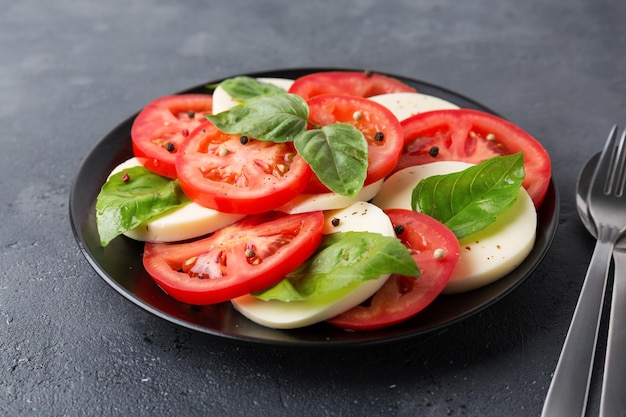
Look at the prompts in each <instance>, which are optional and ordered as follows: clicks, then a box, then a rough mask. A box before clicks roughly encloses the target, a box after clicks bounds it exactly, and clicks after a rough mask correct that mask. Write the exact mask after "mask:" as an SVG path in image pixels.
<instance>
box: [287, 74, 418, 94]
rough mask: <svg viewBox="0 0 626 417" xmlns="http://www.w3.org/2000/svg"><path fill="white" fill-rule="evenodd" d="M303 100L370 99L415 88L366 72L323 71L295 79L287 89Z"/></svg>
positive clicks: (384, 76) (393, 79) (412, 90)
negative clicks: (327, 97)
mask: <svg viewBox="0 0 626 417" xmlns="http://www.w3.org/2000/svg"><path fill="white" fill-rule="evenodd" d="M289 92H290V93H292V94H297V95H299V96H300V97H302V98H304V99H305V100H309V99H310V98H313V97H315V96H319V95H322V94H346V95H351V96H357V97H371V96H375V95H378V94H386V93H400V92H415V88H413V87H411V86H410V85H407V84H405V83H403V82H402V81H400V80H397V79H395V78H392V77H388V76H386V75H381V74H376V73H373V72H367V71H362V72H361V71H323V72H316V73H312V74H308V75H304V76H302V77H299V78H297V79H296V80H295V81H294V83H293V84H292V85H291V87H290V88H289Z"/></svg>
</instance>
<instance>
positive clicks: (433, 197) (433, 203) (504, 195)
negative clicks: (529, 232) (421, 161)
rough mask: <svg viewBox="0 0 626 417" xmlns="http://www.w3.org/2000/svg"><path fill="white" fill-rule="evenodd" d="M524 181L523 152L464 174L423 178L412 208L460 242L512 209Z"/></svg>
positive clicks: (464, 171)
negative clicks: (442, 227)
mask: <svg viewBox="0 0 626 417" xmlns="http://www.w3.org/2000/svg"><path fill="white" fill-rule="evenodd" d="M523 180H524V160H523V155H522V153H521V152H520V153H517V154H513V155H505V156H497V157H494V158H491V159H488V160H486V161H484V162H482V163H480V164H478V165H475V166H472V167H470V168H467V169H465V170H463V171H461V172H455V173H451V174H446V175H435V176H432V177H428V178H424V179H423V180H421V181H420V182H419V183H418V184H417V186H416V187H415V188H414V189H413V193H412V196H411V207H412V208H413V210H415V211H419V212H422V213H425V214H428V215H430V216H431V217H434V218H435V219H437V220H439V221H440V222H442V223H444V224H445V225H446V226H448V228H450V229H451V230H452V231H453V232H454V234H455V235H456V237H457V238H459V239H461V238H463V237H465V236H469V235H471V234H473V233H476V232H478V231H480V230H482V229H484V228H485V227H487V226H488V225H489V224H491V223H493V222H494V221H495V219H496V216H498V215H499V214H502V213H503V212H505V211H506V210H507V209H508V208H509V207H511V206H512V205H513V203H515V201H516V200H517V196H518V193H519V189H520V187H521V185H522V181H523Z"/></svg>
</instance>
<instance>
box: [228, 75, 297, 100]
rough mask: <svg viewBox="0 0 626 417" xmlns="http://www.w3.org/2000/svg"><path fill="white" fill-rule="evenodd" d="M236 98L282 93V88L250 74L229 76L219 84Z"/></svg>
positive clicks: (244, 98) (242, 98)
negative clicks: (249, 75)
mask: <svg viewBox="0 0 626 417" xmlns="http://www.w3.org/2000/svg"><path fill="white" fill-rule="evenodd" d="M219 85H220V86H221V87H222V88H223V89H224V91H226V92H227V93H228V95H229V96H231V97H232V98H234V99H235V100H240V101H243V100H247V99H251V98H253V97H258V96H265V95H270V94H282V93H285V90H283V89H282V88H280V87H278V86H276V85H274V84H270V83H266V82H263V81H259V80H257V79H256V78H252V77H248V76H239V77H233V78H228V79H226V80H224V81H222V82H221V83H220V84H219Z"/></svg>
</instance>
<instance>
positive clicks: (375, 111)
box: [305, 94, 404, 194]
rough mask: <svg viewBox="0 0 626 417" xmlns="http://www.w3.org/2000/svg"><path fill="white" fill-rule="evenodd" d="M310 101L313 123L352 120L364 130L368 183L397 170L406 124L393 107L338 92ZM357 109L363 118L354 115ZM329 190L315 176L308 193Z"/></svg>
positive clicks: (353, 123)
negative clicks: (379, 135)
mask: <svg viewBox="0 0 626 417" xmlns="http://www.w3.org/2000/svg"><path fill="white" fill-rule="evenodd" d="M307 104H308V105H309V120H310V121H311V122H313V123H315V124H318V125H321V126H326V125H329V124H333V123H348V124H351V125H353V126H354V127H356V128H357V129H359V130H360V131H361V132H362V133H363V135H364V136H365V139H366V140H367V143H368V169H367V177H366V178H365V184H364V185H367V184H371V183H373V182H376V181H378V180H380V179H382V178H385V177H386V176H387V175H388V174H390V173H391V172H392V171H393V169H394V167H395V166H396V164H397V162H398V159H399V158H400V153H401V152H402V146H403V144H404V132H403V131H402V125H401V124H400V122H399V121H398V119H397V118H396V117H395V116H394V114H393V113H392V112H391V111H390V110H389V109H387V108H386V107H385V106H383V105H381V104H378V103H376V102H374V101H372V100H368V99H365V98H361V97H352V96H347V95H335V94H324V95H319V96H316V97H314V98H312V99H311V100H309V101H308V102H307ZM356 111H360V112H361V114H362V117H361V119H359V120H355V118H354V113H355V112H356ZM377 132H382V133H383V135H384V139H383V140H382V141H380V140H376V139H375V134H376V133H377ZM328 192H330V190H329V189H328V188H327V187H326V186H325V185H324V184H322V182H321V181H320V180H319V179H318V178H317V176H316V175H312V176H311V180H310V182H309V185H308V186H307V188H306V190H305V193H309V194H318V193H328Z"/></svg>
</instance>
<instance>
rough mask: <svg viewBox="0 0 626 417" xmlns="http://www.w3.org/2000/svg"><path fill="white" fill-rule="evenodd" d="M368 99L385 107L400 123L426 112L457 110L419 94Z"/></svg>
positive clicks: (446, 103) (454, 105) (432, 97)
mask: <svg viewBox="0 0 626 417" xmlns="http://www.w3.org/2000/svg"><path fill="white" fill-rule="evenodd" d="M369 99H370V100H374V101H375V102H377V103H379V104H382V105H383V106H385V107H387V108H388V109H389V110H390V111H391V112H392V113H393V114H394V115H395V116H396V117H397V118H398V120H400V121H402V120H404V119H408V118H409V117H411V116H414V115H416V114H418V113H423V112H427V111H432V110H447V109H458V108H459V106H457V105H456V104H454V103H450V102H449V101H447V100H444V99H442V98H439V97H434V96H429V95H427V94H421V93H411V92H400V93H389V94H380V95H377V96H372V97H370V98H369Z"/></svg>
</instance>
